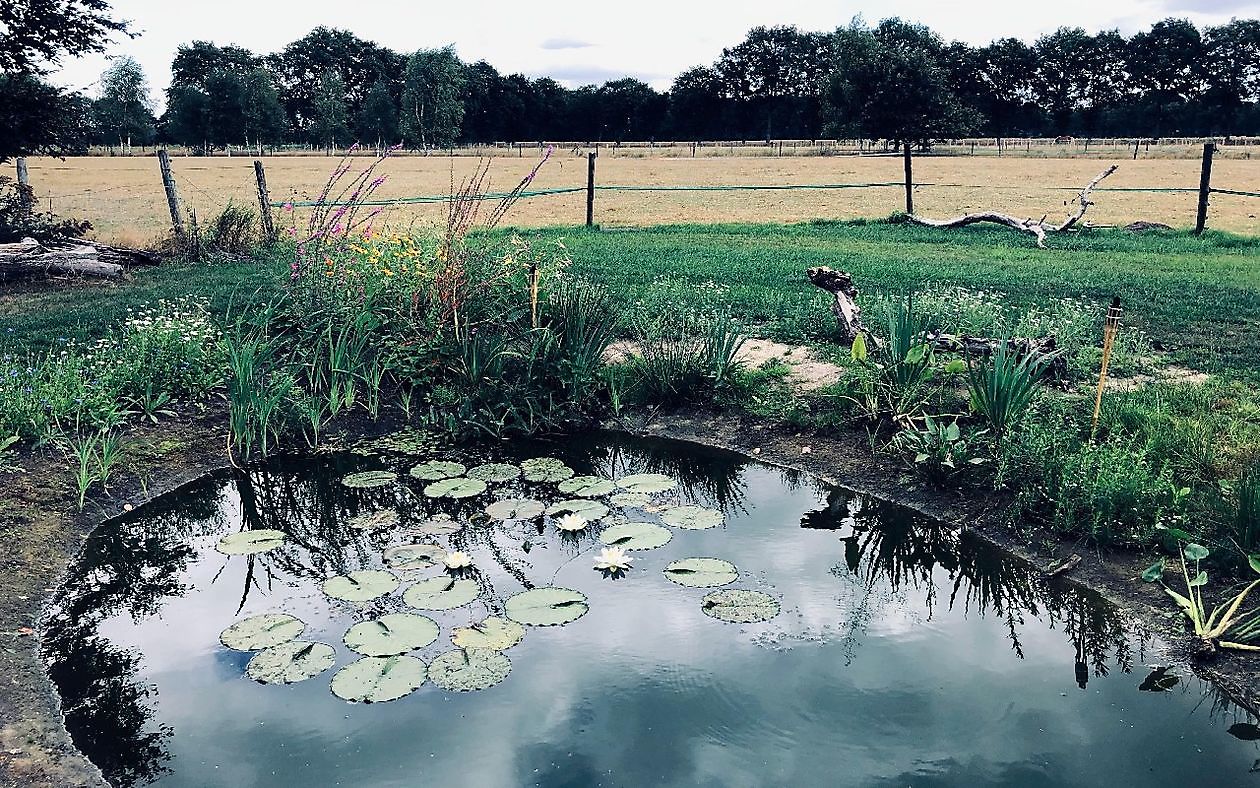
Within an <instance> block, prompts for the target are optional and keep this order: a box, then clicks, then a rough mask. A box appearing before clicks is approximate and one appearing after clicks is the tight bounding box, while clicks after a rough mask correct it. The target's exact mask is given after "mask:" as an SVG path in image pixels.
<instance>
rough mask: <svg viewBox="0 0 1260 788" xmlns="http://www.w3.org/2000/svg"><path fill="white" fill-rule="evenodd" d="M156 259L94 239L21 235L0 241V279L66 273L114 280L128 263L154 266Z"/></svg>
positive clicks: (122, 272) (123, 271) (137, 251)
mask: <svg viewBox="0 0 1260 788" xmlns="http://www.w3.org/2000/svg"><path fill="white" fill-rule="evenodd" d="M157 263H158V259H157V258H156V257H153V256H152V255H150V254H148V253H146V252H141V251H139V250H136V249H123V248H120V247H117V246H108V245H106V244H100V243H96V242H94V241H80V240H70V239H66V240H55V241H43V242H41V241H36V240H35V239H34V238H23V239H22V240H21V241H18V242H17V243H7V244H0V279H10V278H19V277H27V276H40V275H49V274H70V275H75V276H95V277H104V278H109V279H117V278H119V277H121V276H123V274H124V273H125V272H126V269H127V266H131V265H156V264H157Z"/></svg>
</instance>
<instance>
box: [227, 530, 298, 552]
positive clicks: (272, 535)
mask: <svg viewBox="0 0 1260 788" xmlns="http://www.w3.org/2000/svg"><path fill="white" fill-rule="evenodd" d="M282 544H284V531H277V530H276V529H274V528H256V529H254V530H252V531H241V532H240V533H236V534H228V535H227V536H225V537H223V538H222V539H220V540H219V543H218V544H217V545H215V546H214V549H215V550H218V551H219V552H220V553H223V554H224V555H254V554H256V553H265V552H267V551H268V550H275V549H276V548H277V547H279V546H280V545H282Z"/></svg>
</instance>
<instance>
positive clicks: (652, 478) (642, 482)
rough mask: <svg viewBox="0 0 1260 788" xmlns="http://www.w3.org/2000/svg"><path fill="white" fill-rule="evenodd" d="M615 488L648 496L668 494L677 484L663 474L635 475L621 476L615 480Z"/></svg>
mask: <svg viewBox="0 0 1260 788" xmlns="http://www.w3.org/2000/svg"><path fill="white" fill-rule="evenodd" d="M617 486H618V487H620V488H621V489H623V490H625V491H627V492H632V493H643V494H645V495H650V494H652V493H662V492H668V491H669V490H672V489H674V488H675V487H677V486H678V482H676V481H674V480H673V479H671V478H669V477H668V476H666V475H665V474H663V473H636V474H632V475H630V476H622V477H621V478H620V479H618V480H617Z"/></svg>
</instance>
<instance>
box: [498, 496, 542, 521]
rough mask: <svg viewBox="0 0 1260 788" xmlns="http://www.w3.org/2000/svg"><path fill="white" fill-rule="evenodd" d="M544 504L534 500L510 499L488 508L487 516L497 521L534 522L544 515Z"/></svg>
mask: <svg viewBox="0 0 1260 788" xmlns="http://www.w3.org/2000/svg"><path fill="white" fill-rule="evenodd" d="M543 508H544V507H543V502H542V501H535V500H533V499H532V498H508V499H506V500H503V501H495V502H494V503H492V504H490V505H489V506H487V507H486V514H487V515H489V516H490V517H491V518H493V519H495V520H532V519H534V518H535V517H539V516H541V515H542V513H543Z"/></svg>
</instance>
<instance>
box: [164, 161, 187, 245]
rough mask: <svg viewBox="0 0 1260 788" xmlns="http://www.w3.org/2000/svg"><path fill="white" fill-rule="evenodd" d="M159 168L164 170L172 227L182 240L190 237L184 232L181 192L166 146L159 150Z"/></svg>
mask: <svg viewBox="0 0 1260 788" xmlns="http://www.w3.org/2000/svg"><path fill="white" fill-rule="evenodd" d="M157 156H158V168H159V169H160V170H161V171H162V188H163V189H165V190H166V205H167V207H168V208H170V209H171V229H172V230H174V231H175V237H176V238H178V239H179V240H180V241H186V240H187V239H188V236H187V234H186V233H185V232H184V218H183V217H182V216H181V215H180V212H179V192H178V191H177V190H176V189H175V176H174V175H172V174H171V156H170V154H169V153H167V152H166V148H162V149H160V150H159V151H158V154H157Z"/></svg>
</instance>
